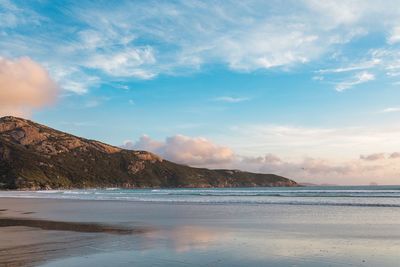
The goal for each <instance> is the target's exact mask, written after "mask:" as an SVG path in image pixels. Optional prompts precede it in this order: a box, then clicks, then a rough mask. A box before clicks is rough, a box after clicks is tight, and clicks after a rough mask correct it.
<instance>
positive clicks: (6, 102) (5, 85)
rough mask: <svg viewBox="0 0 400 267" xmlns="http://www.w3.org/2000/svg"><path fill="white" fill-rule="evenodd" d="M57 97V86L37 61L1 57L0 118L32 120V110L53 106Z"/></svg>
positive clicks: (25, 58) (24, 58)
mask: <svg viewBox="0 0 400 267" xmlns="http://www.w3.org/2000/svg"><path fill="white" fill-rule="evenodd" d="M57 93H58V87H57V85H56V83H55V82H54V81H53V80H52V79H51V77H50V76H49V74H48V72H47V71H46V70H45V69H44V68H43V67H42V66H41V65H39V64H38V63H36V62H35V61H33V60H31V59H30V58H27V57H23V58H19V59H15V60H12V59H6V58H2V57H0V116H6V115H13V116H21V117H29V115H30V114H31V112H32V111H33V110H35V109H40V108H42V107H44V106H47V105H50V104H51V103H53V102H54V101H55V99H56V96H57Z"/></svg>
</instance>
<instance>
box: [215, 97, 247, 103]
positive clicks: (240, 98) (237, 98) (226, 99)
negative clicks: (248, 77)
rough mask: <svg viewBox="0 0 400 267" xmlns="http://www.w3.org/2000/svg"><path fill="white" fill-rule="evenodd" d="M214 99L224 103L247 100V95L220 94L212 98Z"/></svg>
mask: <svg viewBox="0 0 400 267" xmlns="http://www.w3.org/2000/svg"><path fill="white" fill-rule="evenodd" d="M213 100H214V101H219V102H226V103H239V102H243V101H248V100H250V98H248V97H232V96H220V97H216V98H214V99H213Z"/></svg>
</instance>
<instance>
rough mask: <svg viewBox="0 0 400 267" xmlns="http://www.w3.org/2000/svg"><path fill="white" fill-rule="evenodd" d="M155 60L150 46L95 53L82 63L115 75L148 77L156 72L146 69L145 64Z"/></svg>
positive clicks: (150, 63) (152, 62)
mask: <svg viewBox="0 0 400 267" xmlns="http://www.w3.org/2000/svg"><path fill="white" fill-rule="evenodd" d="M155 62H156V59H155V56H154V52H153V49H152V48H151V47H143V48H129V49H126V50H122V51H118V52H111V53H103V54H101V53H96V54H94V55H93V56H92V57H91V58H90V59H89V60H88V62H85V63H84V65H85V66H87V67H90V68H95V69H99V70H102V71H104V72H106V73H107V74H109V75H111V76H116V77H136V78H140V79H150V78H152V77H154V76H155V75H156V74H155V73H153V72H152V71H149V70H146V65H152V64H154V63H155Z"/></svg>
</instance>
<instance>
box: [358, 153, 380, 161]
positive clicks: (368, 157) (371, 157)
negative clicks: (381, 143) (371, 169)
mask: <svg viewBox="0 0 400 267" xmlns="http://www.w3.org/2000/svg"><path fill="white" fill-rule="evenodd" d="M360 159H362V160H369V161H374V160H381V159H385V153H374V154H370V155H360Z"/></svg>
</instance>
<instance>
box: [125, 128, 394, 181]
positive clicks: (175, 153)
mask: <svg viewBox="0 0 400 267" xmlns="http://www.w3.org/2000/svg"><path fill="white" fill-rule="evenodd" d="M121 147H123V148H125V149H131V150H146V151H150V152H153V153H156V154H158V155H160V156H162V157H163V158H165V159H167V160H170V161H173V162H176V163H180V164H186V165H190V166H194V167H206V168H229V169H240V170H245V171H251V172H261V173H274V174H278V175H282V176H285V177H289V178H292V179H294V180H296V181H298V182H313V183H322V181H324V182H325V183H331V184H344V185H346V184H347V185H351V184H369V183H378V184H393V180H392V178H393V177H399V173H400V167H399V165H400V153H399V152H392V153H374V154H370V155H360V157H359V158H358V159H357V158H355V159H350V160H343V161H333V160H328V159H321V158H319V159H318V158H312V157H303V158H302V159H300V160H285V159H283V158H281V157H279V156H277V155H275V154H271V153H266V154H265V155H261V156H243V155H238V154H236V153H235V152H234V151H233V150H232V149H231V148H229V147H225V146H220V145H217V144H215V143H213V142H212V141H210V140H208V139H205V138H202V137H194V138H192V137H188V136H183V135H175V136H171V137H167V138H166V139H165V140H164V141H158V140H154V139H152V138H150V137H149V136H147V135H144V136H142V137H140V138H139V140H137V141H136V142H132V141H126V142H125V143H124V145H122V146H121ZM388 177H390V178H388Z"/></svg>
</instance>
